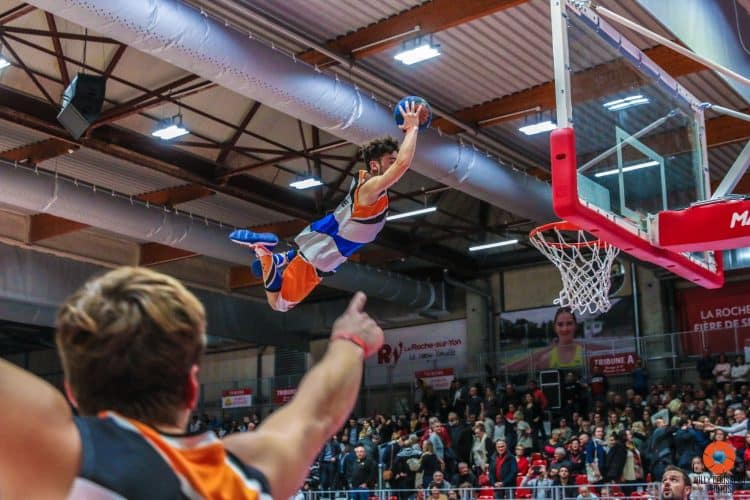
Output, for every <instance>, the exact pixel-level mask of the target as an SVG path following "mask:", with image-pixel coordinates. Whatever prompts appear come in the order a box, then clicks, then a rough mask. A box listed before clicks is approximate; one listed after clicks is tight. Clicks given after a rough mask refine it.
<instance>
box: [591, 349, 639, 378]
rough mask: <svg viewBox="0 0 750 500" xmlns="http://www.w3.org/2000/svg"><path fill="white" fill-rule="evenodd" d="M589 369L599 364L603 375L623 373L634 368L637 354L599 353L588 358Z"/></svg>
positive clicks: (636, 362)
mask: <svg viewBox="0 0 750 500" xmlns="http://www.w3.org/2000/svg"><path fill="white" fill-rule="evenodd" d="M589 363H590V364H591V369H592V370H593V369H594V367H595V366H599V367H600V368H601V369H602V372H603V373H604V374H605V375H625V374H628V373H630V372H632V371H633V370H635V366H636V364H638V355H637V354H636V353H634V352H618V353H612V354H601V355H598V356H592V357H591V358H589Z"/></svg>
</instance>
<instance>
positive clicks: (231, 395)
mask: <svg viewBox="0 0 750 500" xmlns="http://www.w3.org/2000/svg"><path fill="white" fill-rule="evenodd" d="M252 405H253V390H252V389H232V390H229V391H223V392H222V393H221V407H222V408H223V409H227V408H247V407H249V406H252Z"/></svg>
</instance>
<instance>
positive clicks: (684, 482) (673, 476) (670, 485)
mask: <svg viewBox="0 0 750 500" xmlns="http://www.w3.org/2000/svg"><path fill="white" fill-rule="evenodd" d="M691 484H692V483H691V481H690V477H688V475H687V473H686V472H685V471H684V470H682V469H680V468H679V467H675V466H674V465H670V466H668V467H666V468H665V469H664V474H663V475H662V479H661V496H662V498H665V499H675V500H688V499H689V498H690V492H691V490H692V488H691Z"/></svg>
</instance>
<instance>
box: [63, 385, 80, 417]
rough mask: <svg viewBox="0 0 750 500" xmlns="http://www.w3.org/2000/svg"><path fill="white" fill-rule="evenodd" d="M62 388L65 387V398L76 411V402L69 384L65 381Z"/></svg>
mask: <svg viewBox="0 0 750 500" xmlns="http://www.w3.org/2000/svg"><path fill="white" fill-rule="evenodd" d="M63 387H65V396H67V398H68V401H70V404H71V405H72V406H73V408H75V409H76V410H77V409H78V401H76V397H75V396H74V395H73V389H71V388H70V384H69V383H68V381H67V380H64V381H63Z"/></svg>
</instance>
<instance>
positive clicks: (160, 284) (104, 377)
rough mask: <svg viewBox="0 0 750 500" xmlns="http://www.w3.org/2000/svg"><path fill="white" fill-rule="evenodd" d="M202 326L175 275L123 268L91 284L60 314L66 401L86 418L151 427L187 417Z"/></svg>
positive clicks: (196, 305) (195, 304) (199, 309)
mask: <svg viewBox="0 0 750 500" xmlns="http://www.w3.org/2000/svg"><path fill="white" fill-rule="evenodd" d="M205 327H206V318H205V311H204V309H203V305H202V304H201V303H200V302H199V301H198V299H196V298H195V296H194V295H193V294H192V293H190V292H189V291H188V290H187V289H186V288H185V287H184V286H182V284H180V283H179V282H178V281H177V280H175V279H174V278H171V277H169V276H166V275H163V274H161V273H157V272H155V271H152V270H149V269H145V268H133V267H122V268H119V269H116V270H114V271H110V272H108V273H106V274H104V275H103V276H100V277H97V278H94V279H92V280H90V281H89V282H88V283H86V284H85V285H84V286H83V287H81V288H80V289H79V290H78V291H77V292H76V293H74V294H73V295H72V296H71V297H70V298H68V300H67V301H66V302H65V303H64V304H63V306H62V307H61V309H60V312H59V313H58V316H57V334H56V342H57V346H58V349H59V351H60V356H61V358H62V364H63V369H64V371H65V381H66V384H67V390H68V393H69V396H70V397H71V399H72V400H73V403H74V404H75V405H76V406H77V407H78V410H79V411H80V412H81V414H83V415H94V414H96V413H97V412H99V411H102V410H113V411H116V412H118V413H120V414H122V415H124V416H126V417H131V418H135V419H137V420H141V421H143V422H146V423H150V424H173V423H177V422H178V421H179V419H180V418H181V416H183V414H184V418H185V419H187V413H188V412H189V410H190V409H192V407H194V405H195V403H196V401H197V394H198V382H197V371H198V368H197V367H198V364H199V362H200V357H201V355H202V353H203V350H204V348H205V345H206V335H205ZM185 410H187V411H185Z"/></svg>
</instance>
